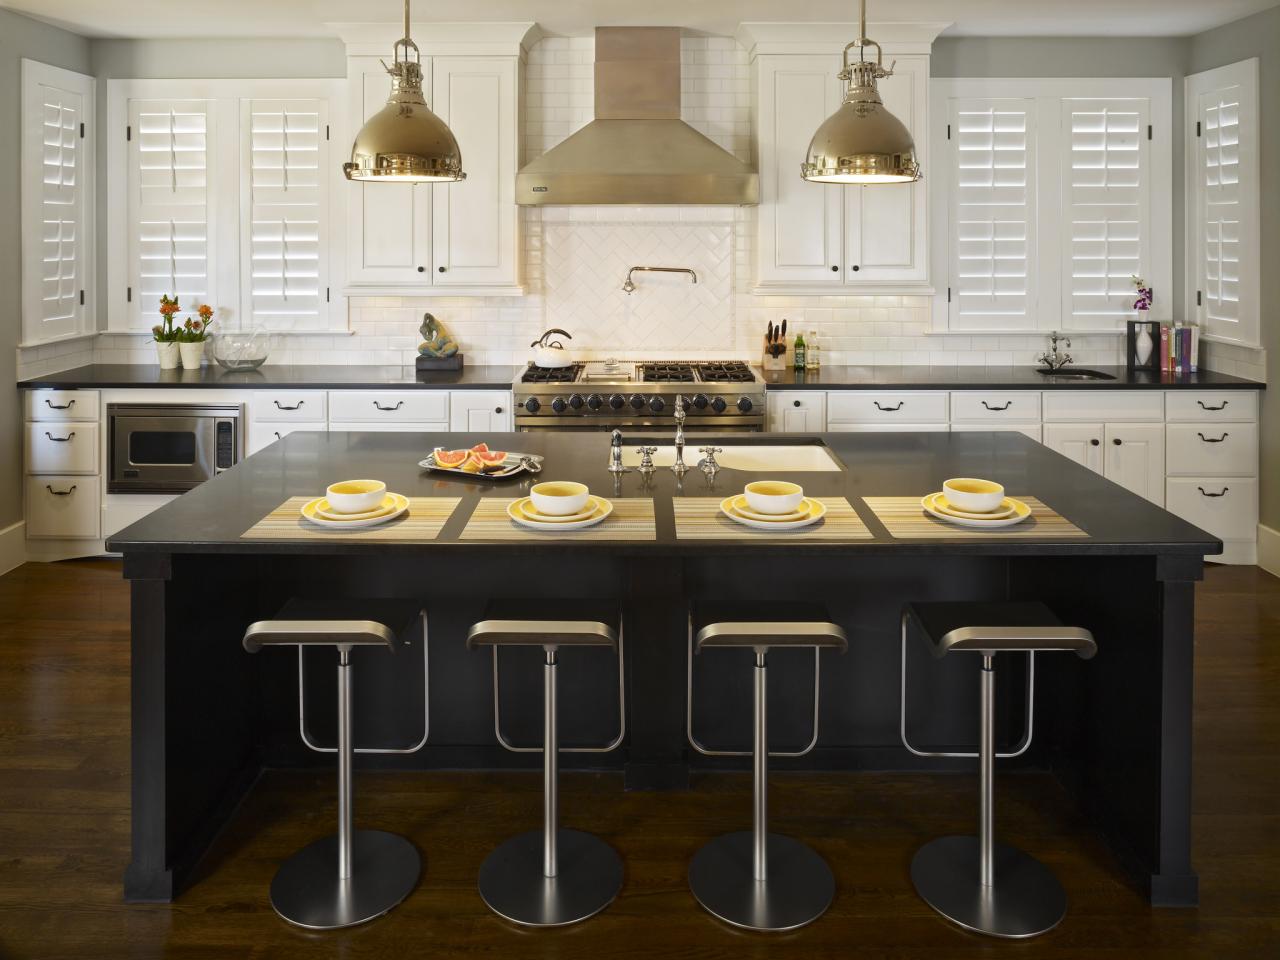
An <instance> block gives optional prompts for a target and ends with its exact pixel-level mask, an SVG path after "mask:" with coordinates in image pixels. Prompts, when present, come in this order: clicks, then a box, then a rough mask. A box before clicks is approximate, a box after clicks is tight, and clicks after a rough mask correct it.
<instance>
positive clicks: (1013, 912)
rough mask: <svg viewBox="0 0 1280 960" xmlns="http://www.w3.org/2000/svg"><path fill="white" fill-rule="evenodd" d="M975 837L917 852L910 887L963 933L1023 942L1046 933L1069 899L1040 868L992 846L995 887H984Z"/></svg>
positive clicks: (1005, 847)
mask: <svg viewBox="0 0 1280 960" xmlns="http://www.w3.org/2000/svg"><path fill="white" fill-rule="evenodd" d="M980 859H981V848H980V846H979V843H978V838H977V837H958V836H955V837H939V838H938V839H937V840H931V841H930V842H929V843H926V844H925V845H924V846H923V847H921V848H920V849H919V850H917V851H916V855H915V857H914V858H913V859H912V861H911V882H912V883H913V884H914V885H915V888H916V892H917V893H919V894H920V896H921V897H922V898H923V899H924V901H925V903H927V904H929V906H931V907H933V909H934V910H936V911H938V913H940V914H942V915H943V916H944V917H946V918H947V919H948V920H950V921H952V922H953V923H956V924H959V925H960V926H962V927H964V928H965V929H966V930H972V931H974V932H976V933H985V934H988V935H989V936H993V937H1007V938H1010V939H1025V938H1027V937H1035V936H1039V935H1040V934H1042V933H1047V932H1048V931H1050V930H1052V929H1053V928H1054V927H1056V926H1057V925H1058V923H1059V922H1060V921H1061V920H1062V918H1063V916H1065V915H1066V912H1067V895H1066V893H1065V892H1064V891H1063V889H1062V884H1061V883H1059V882H1058V878H1057V877H1055V876H1054V875H1053V872H1052V871H1051V870H1050V869H1049V868H1048V867H1046V866H1045V865H1044V864H1043V863H1041V862H1040V861H1039V860H1037V859H1036V858H1035V857H1033V856H1031V855H1030V854H1028V853H1024V852H1023V851H1021V850H1019V849H1018V848H1017V847H1011V846H1009V845H1008V844H1004V843H996V844H995V845H994V849H993V851H992V876H993V878H994V883H993V884H992V885H991V886H989V887H984V886H983V885H982V883H981V881H980V877H981V872H980V871H981V863H980Z"/></svg>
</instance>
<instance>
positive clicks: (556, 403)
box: [551, 397, 568, 413]
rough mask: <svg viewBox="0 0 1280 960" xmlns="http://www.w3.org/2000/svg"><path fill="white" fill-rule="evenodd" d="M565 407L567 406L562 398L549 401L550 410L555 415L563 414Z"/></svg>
mask: <svg viewBox="0 0 1280 960" xmlns="http://www.w3.org/2000/svg"><path fill="white" fill-rule="evenodd" d="M567 406H568V404H567V403H565V402H564V399H563V398H562V397H556V398H555V399H554V400H552V401H551V409H552V410H554V411H555V412H556V413H564V408H565V407H567Z"/></svg>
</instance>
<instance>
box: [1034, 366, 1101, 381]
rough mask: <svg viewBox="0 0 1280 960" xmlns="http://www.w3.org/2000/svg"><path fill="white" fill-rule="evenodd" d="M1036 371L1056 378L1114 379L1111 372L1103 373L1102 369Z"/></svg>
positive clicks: (1043, 375)
mask: <svg viewBox="0 0 1280 960" xmlns="http://www.w3.org/2000/svg"><path fill="white" fill-rule="evenodd" d="M1036 373H1038V374H1040V376H1042V377H1052V378H1053V379H1055V380H1114V379H1115V377H1113V376H1112V375H1111V374H1109V373H1103V372H1102V371H1101V370H1077V369H1074V368H1068V369H1060V370H1036Z"/></svg>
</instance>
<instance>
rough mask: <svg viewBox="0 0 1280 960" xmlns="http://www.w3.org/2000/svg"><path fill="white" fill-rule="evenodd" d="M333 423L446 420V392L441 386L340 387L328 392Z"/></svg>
mask: <svg viewBox="0 0 1280 960" xmlns="http://www.w3.org/2000/svg"><path fill="white" fill-rule="evenodd" d="M329 419H330V420H331V421H333V422H335V423H337V422H342V423H356V422H362V421H370V422H373V423H382V422H386V423H413V424H422V423H448V422H449V394H448V393H447V392H445V391H443V390H439V391H437V390H342V391H337V390H335V391H333V392H332V393H330V394H329Z"/></svg>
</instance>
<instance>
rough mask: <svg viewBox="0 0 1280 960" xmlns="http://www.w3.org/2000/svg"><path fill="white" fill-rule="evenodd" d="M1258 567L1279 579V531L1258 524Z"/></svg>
mask: <svg viewBox="0 0 1280 960" xmlns="http://www.w3.org/2000/svg"><path fill="white" fill-rule="evenodd" d="M1258 566H1260V567H1261V568H1262V569H1263V570H1265V571H1267V573H1269V574H1271V575H1272V576H1273V577H1280V530H1272V529H1271V528H1270V527H1268V526H1266V525H1264V524H1261V523H1260V524H1258Z"/></svg>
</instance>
